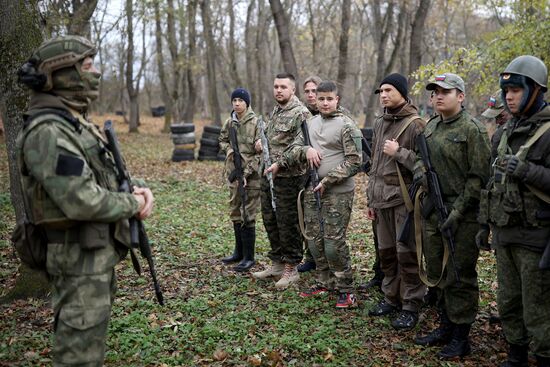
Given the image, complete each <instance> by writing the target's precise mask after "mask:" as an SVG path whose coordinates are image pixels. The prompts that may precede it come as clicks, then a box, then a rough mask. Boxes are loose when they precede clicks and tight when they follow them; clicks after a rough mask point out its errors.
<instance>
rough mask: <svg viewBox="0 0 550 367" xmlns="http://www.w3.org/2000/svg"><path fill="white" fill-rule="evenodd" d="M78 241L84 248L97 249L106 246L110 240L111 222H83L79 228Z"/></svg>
mask: <svg viewBox="0 0 550 367" xmlns="http://www.w3.org/2000/svg"><path fill="white" fill-rule="evenodd" d="M78 242H79V243H80V248H81V249H83V250H97V249H101V248H104V247H106V246H107V244H108V242H109V224H108V223H99V222H86V223H83V224H82V225H80V227H79V230H78Z"/></svg>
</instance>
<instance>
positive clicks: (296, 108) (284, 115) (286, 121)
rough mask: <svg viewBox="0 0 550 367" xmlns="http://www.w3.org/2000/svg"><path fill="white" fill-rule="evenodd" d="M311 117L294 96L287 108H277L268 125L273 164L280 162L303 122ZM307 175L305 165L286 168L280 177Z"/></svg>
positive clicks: (267, 134) (282, 170)
mask: <svg viewBox="0 0 550 367" xmlns="http://www.w3.org/2000/svg"><path fill="white" fill-rule="evenodd" d="M309 117H311V113H310V112H309V110H308V109H307V108H306V106H304V104H303V103H302V102H300V100H299V99H298V97H296V96H292V97H291V99H290V101H289V102H288V103H287V104H286V106H284V107H281V106H279V105H277V106H275V108H274V109H273V112H272V113H271V117H270V118H269V120H268V121H267V123H266V137H267V140H268V141H269V149H270V151H269V155H270V158H271V162H273V163H275V162H278V161H279V160H280V159H281V158H282V155H283V152H284V150H285V149H287V147H288V146H289V145H290V143H292V141H293V140H294V138H295V136H296V134H297V133H298V132H299V130H300V126H301V124H302V120H304V119H307V118H309ZM304 173H305V165H304V164H301V165H294V166H291V167H284V168H283V169H281V170H279V172H278V173H277V176H278V177H292V176H300V175H303V174H304Z"/></svg>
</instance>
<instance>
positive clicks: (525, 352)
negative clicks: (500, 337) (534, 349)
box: [500, 344, 529, 367]
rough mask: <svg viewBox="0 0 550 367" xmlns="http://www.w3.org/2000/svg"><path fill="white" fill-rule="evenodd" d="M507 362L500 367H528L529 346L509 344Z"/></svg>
mask: <svg viewBox="0 0 550 367" xmlns="http://www.w3.org/2000/svg"><path fill="white" fill-rule="evenodd" d="M509 348H510V349H509V350H508V360H507V361H506V362H504V363H502V364H501V365H500V367H527V366H529V345H518V344H509Z"/></svg>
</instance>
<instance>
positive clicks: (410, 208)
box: [394, 115, 421, 213]
mask: <svg viewBox="0 0 550 367" xmlns="http://www.w3.org/2000/svg"><path fill="white" fill-rule="evenodd" d="M419 118H421V117H420V116H419V115H412V116H409V117H407V118H406V119H405V122H404V123H403V126H402V127H401V129H400V130H399V132H398V133H397V135H396V137H395V138H394V139H395V140H397V139H399V137H400V136H401V135H402V134H403V133H404V132H405V130H407V128H408V127H409V126H410V125H411V124H412V122H413V121H414V120H416V119H419ZM395 168H396V169H397V176H398V177H399V187H400V188H401V195H402V196H403V201H404V202H405V207H406V208H407V211H408V212H409V213H410V212H412V211H413V210H414V205H413V202H412V200H411V198H410V197H409V190H408V189H407V185H406V184H405V180H404V179H403V175H402V174H401V169H400V168H399V164H398V163H397V161H395Z"/></svg>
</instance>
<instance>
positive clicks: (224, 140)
mask: <svg viewBox="0 0 550 367" xmlns="http://www.w3.org/2000/svg"><path fill="white" fill-rule="evenodd" d="M230 126H231V118H229V119H227V120H226V121H225V123H224V124H223V127H222V129H221V132H220V137H219V142H220V151H222V152H224V153H225V155H226V159H225V168H224V175H225V178H226V179H228V177H229V175H230V174H231V172H233V170H234V169H235V164H234V161H233V148H232V147H231V143H230V142H229V127H230ZM236 129H237V141H238V144H239V151H240V153H241V157H242V162H243V171H244V176H245V178H246V183H247V186H246V195H247V200H248V201H247V203H246V216H247V217H246V218H245V219H246V220H245V223H246V224H247V226H249V227H254V226H255V223H256V214H257V212H258V209H259V207H260V174H259V165H260V155H259V154H258V153H257V152H256V150H255V148H254V144H255V143H256V140H258V139H259V138H260V133H259V129H258V126H257V118H256V114H255V113H254V111H252V108H251V107H248V109H247V110H246V112H245V115H244V116H243V118H242V119H241V120H240V121H239V124H238V126H237V127H236ZM227 182H228V185H229V211H230V212H229V216H230V218H231V221H233V222H243V213H242V203H241V196H240V195H239V193H238V190H237V187H238V182H237V181H236V180H235V181H234V182H229V181H227Z"/></svg>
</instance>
